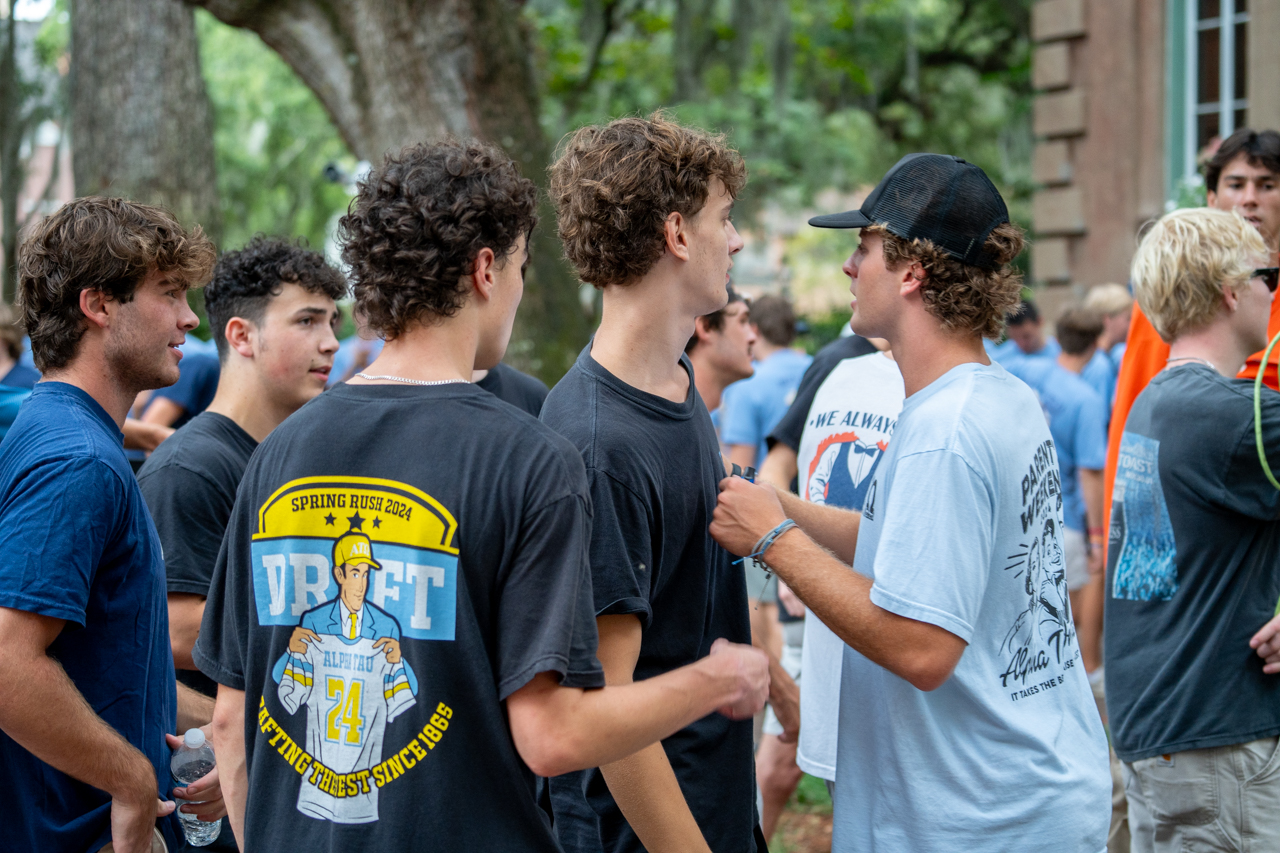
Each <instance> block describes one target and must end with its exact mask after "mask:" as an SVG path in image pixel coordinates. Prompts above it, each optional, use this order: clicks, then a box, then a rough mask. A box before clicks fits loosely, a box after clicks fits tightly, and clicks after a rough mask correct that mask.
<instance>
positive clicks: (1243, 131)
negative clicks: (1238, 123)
mask: <svg viewBox="0 0 1280 853" xmlns="http://www.w3.org/2000/svg"><path fill="white" fill-rule="evenodd" d="M1241 154H1243V155H1244V156H1245V157H1246V158H1247V160H1248V163H1249V165H1250V166H1261V167H1262V168H1264V169H1266V170H1267V171H1268V172H1274V173H1275V174H1277V175H1280V133H1276V132H1275V131H1274V130H1250V129H1249V128H1247V127H1242V128H1240V129H1239V130H1237V131H1236V132H1235V133H1233V134H1231V135H1230V136H1228V137H1227V138H1226V139H1224V140H1223V141H1222V144H1221V145H1219V146H1218V150H1217V151H1216V152H1215V153H1214V155H1213V156H1212V157H1211V158H1209V162H1208V163H1206V164H1205V167H1204V185H1205V186H1206V187H1207V188H1208V189H1210V190H1212V191H1213V192H1217V191H1218V180H1219V179H1220V178H1221V177H1222V170H1223V169H1225V168H1226V167H1227V166H1228V165H1229V164H1230V163H1231V161H1232V160H1235V159H1236V158H1237V157H1239V156H1240V155H1241Z"/></svg>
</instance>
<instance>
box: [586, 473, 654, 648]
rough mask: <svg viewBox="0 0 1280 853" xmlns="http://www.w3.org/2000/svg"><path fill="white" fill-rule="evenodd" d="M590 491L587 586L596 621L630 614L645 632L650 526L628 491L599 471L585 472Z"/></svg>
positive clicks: (642, 505) (645, 509)
mask: <svg viewBox="0 0 1280 853" xmlns="http://www.w3.org/2000/svg"><path fill="white" fill-rule="evenodd" d="M587 479H588V482H589V484H590V488H591V508H592V525H591V586H592V591H593V594H594V606H595V613H596V615H598V616H608V615H615V614H625V613H634V614H635V615H637V616H639V617H640V623H641V625H642V626H643V627H644V628H648V627H649V621H650V619H651V618H652V617H653V609H652V607H651V606H650V604H649V593H650V582H651V580H652V577H653V572H654V560H653V537H654V532H653V522H652V518H651V516H650V513H649V508H648V506H647V505H646V504H645V502H644V501H643V500H642V499H641V498H640V496H639V495H637V494H636V493H635V492H634V491H633V490H632V489H631V488H629V487H628V486H626V485H625V484H623V483H622V482H620V481H619V480H617V479H615V478H614V477H612V476H610V475H609V474H607V473H605V472H603V471H597V470H594V469H592V470H588V472H587Z"/></svg>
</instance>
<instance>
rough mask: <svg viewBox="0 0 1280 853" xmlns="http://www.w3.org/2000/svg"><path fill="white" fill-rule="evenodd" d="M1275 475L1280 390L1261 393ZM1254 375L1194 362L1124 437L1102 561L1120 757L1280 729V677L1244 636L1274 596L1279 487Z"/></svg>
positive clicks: (1160, 383) (1161, 384) (1147, 398)
mask: <svg viewBox="0 0 1280 853" xmlns="http://www.w3.org/2000/svg"><path fill="white" fill-rule="evenodd" d="M1262 393H1263V398H1262V423H1263V428H1264V429H1263V443H1264V446H1265V447H1266V448H1267V449H1268V457H1269V461H1270V463H1271V465H1272V466H1273V468H1275V469H1276V470H1280V453H1278V452H1277V450H1276V448H1280V395H1277V394H1276V393H1275V392H1273V391H1270V390H1267V389H1263V392H1262ZM1255 441H1256V440H1255V437H1254V420H1253V381H1252V380H1244V379H1227V378H1225V377H1223V376H1221V375H1220V374H1218V372H1217V371H1215V370H1213V369H1212V368H1209V367H1206V366H1204V365H1198V364H1189V365H1184V366H1181V367H1177V368H1174V369H1171V370H1166V371H1164V372H1162V373H1160V374H1159V375H1157V376H1156V377H1155V378H1154V379H1152V380H1151V384H1149V385H1148V386H1147V387H1146V389H1145V390H1143V392H1142V393H1141V394H1139V395H1138V399H1137V400H1135V401H1134V404H1133V408H1132V409H1131V410H1130V412H1129V419H1128V420H1127V421H1126V422H1125V426H1124V434H1123V437H1122V438H1121V440H1120V454H1119V457H1118V466H1117V468H1116V484H1115V491H1114V492H1113V494H1112V506H1111V533H1110V542H1109V553H1108V555H1107V607H1106V611H1105V619H1106V624H1105V627H1106V631H1105V635H1104V636H1105V642H1106V647H1105V652H1106V661H1107V674H1106V678H1107V708H1108V710H1109V712H1110V715H1111V731H1112V735H1113V740H1114V743H1115V748H1116V754H1117V755H1119V756H1120V757H1121V758H1122V759H1124V760H1125V761H1137V760H1139V759H1142V758H1149V757H1151V756H1153V755H1162V754H1166V753H1173V752H1181V751H1184V750H1189V749H1207V748H1209V747H1214V746H1228V745H1231V744H1237V743H1247V742H1248V741H1251V740H1256V739H1258V738H1262V737H1271V736H1272V735H1275V734H1277V733H1280V676H1275V675H1266V674H1264V673H1263V671H1262V666H1263V661H1262V658H1260V657H1258V655H1257V653H1255V652H1254V650H1253V649H1251V648H1249V638H1250V637H1252V636H1253V634H1254V633H1255V632H1257V630H1258V629H1259V628H1261V627H1262V626H1263V625H1264V624H1266V622H1267V620H1269V619H1270V618H1271V616H1272V614H1273V612H1274V611H1275V607H1276V597H1277V596H1278V595H1280V522H1278V521H1277V518H1278V517H1280V492H1277V491H1276V489H1275V487H1274V486H1272V485H1271V484H1270V483H1269V482H1268V481H1267V479H1266V475H1265V474H1264V473H1263V471H1262V465H1261V464H1260V463H1259V462H1258V451H1257V447H1256V443H1255Z"/></svg>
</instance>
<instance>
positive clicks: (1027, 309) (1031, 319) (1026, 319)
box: [1004, 299, 1040, 326]
mask: <svg viewBox="0 0 1280 853" xmlns="http://www.w3.org/2000/svg"><path fill="white" fill-rule="evenodd" d="M1039 322H1040V311H1039V309H1037V308H1036V304H1035V303H1034V302H1032V301H1031V300H1030V299H1024V300H1022V301H1021V302H1019V303H1018V307H1017V308H1014V309H1013V310H1012V311H1010V312H1009V313H1008V314H1007V315H1005V318H1004V324H1005V325H1006V326H1021V325H1022V324H1023V323H1039Z"/></svg>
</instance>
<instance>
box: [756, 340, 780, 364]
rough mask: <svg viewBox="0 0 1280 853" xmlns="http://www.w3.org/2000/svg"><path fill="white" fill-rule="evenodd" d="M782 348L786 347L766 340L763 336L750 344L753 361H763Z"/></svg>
mask: <svg viewBox="0 0 1280 853" xmlns="http://www.w3.org/2000/svg"><path fill="white" fill-rule="evenodd" d="M784 349H786V347H780V346H778V345H777V344H775V343H771V342H769V341H766V340H765V339H764V338H756V342H755V343H754V344H752V345H751V358H752V359H753V360H754V361H765V360H766V359H768V358H769V356H771V355H773V354H774V353H777V352H781V351H782V350H784Z"/></svg>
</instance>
